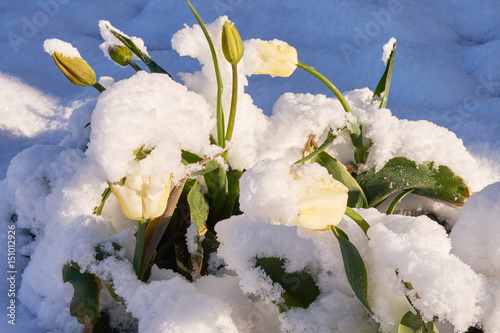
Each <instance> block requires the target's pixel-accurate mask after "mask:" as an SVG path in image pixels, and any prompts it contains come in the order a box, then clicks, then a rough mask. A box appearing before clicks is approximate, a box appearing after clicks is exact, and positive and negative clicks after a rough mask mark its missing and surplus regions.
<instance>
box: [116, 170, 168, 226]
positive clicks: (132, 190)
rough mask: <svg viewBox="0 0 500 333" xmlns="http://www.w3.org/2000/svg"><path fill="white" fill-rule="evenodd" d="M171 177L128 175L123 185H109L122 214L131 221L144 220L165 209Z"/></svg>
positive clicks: (158, 214) (155, 215) (160, 213)
mask: <svg viewBox="0 0 500 333" xmlns="http://www.w3.org/2000/svg"><path fill="white" fill-rule="evenodd" d="M171 184H172V175H170V176H169V177H163V178H159V177H150V176H135V175H130V176H127V178H126V179H125V183H124V184H123V185H119V184H116V183H115V184H110V185H109V186H110V188H111V191H112V192H113V194H114V195H115V197H116V198H117V199H118V203H119V204H120V208H121V209H122V212H123V214H125V216H126V217H128V218H129V219H131V220H137V221H141V220H146V219H151V218H155V217H158V216H160V215H162V214H163V212H164V211H165V208H166V207H167V201H168V197H169V196H170V187H171Z"/></svg>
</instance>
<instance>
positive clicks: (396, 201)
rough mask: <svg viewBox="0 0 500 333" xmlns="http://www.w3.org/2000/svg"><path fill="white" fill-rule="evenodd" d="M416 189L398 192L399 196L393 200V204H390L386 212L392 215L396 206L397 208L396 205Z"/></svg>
mask: <svg viewBox="0 0 500 333" xmlns="http://www.w3.org/2000/svg"><path fill="white" fill-rule="evenodd" d="M413 191H415V189H413V188H412V189H411V190H406V191H403V192H401V193H400V194H398V196H397V197H395V198H394V200H392V202H391V205H390V206H389V208H387V212H386V214H387V215H391V214H392V212H393V211H394V208H396V205H397V204H398V203H399V202H400V201H401V200H403V198H404V197H406V196H407V195H408V194H410V193H411V192H413Z"/></svg>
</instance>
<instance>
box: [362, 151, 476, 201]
mask: <svg viewBox="0 0 500 333" xmlns="http://www.w3.org/2000/svg"><path fill="white" fill-rule="evenodd" d="M356 180H357V181H358V183H359V185H360V186H361V188H362V189H363V192H364V193H365V195H366V199H368V205H369V206H370V207H374V206H377V205H378V204H380V203H381V202H382V201H384V200H385V199H386V198H387V197H388V196H389V195H391V194H393V193H395V192H398V191H406V190H410V189H414V191H413V194H418V195H422V196H425V197H429V198H433V199H439V200H443V201H446V202H449V203H452V204H455V205H458V206H461V205H463V204H464V203H465V201H466V200H467V198H468V197H469V196H470V195H471V194H472V193H471V191H470V189H469V187H468V186H467V184H465V182H464V181H463V179H462V178H460V177H459V176H457V175H456V174H454V173H453V171H451V170H450V169H449V168H448V167H446V166H444V165H440V166H435V164H434V162H424V163H422V164H418V165H417V164H416V163H415V162H413V161H410V160H408V159H406V158H404V157H395V158H393V159H391V160H390V161H389V162H387V163H386V164H385V165H384V166H383V167H382V169H380V170H379V171H375V168H372V169H370V170H368V171H365V172H363V173H361V174H359V175H358V176H357V177H356Z"/></svg>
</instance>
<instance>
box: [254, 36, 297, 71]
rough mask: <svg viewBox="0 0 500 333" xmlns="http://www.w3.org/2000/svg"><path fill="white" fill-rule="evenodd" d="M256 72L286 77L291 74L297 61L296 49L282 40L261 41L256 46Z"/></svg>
mask: <svg viewBox="0 0 500 333" xmlns="http://www.w3.org/2000/svg"><path fill="white" fill-rule="evenodd" d="M257 57H258V61H257V64H256V68H255V73H256V74H269V75H271V76H282V77H288V76H290V75H292V74H293V72H294V71H295V68H297V63H298V62H299V60H298V57H297V50H296V49H295V48H294V47H293V46H290V45H288V44H286V43H284V42H278V41H273V42H261V43H260V44H259V45H258V47H257Z"/></svg>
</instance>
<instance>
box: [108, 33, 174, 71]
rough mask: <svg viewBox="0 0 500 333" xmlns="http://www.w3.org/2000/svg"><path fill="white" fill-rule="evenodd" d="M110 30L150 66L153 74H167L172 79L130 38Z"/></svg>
mask: <svg viewBox="0 0 500 333" xmlns="http://www.w3.org/2000/svg"><path fill="white" fill-rule="evenodd" d="M108 29H109V31H111V33H112V34H113V35H114V36H115V37H116V38H117V39H118V40H119V41H120V42H122V43H123V45H125V46H126V47H128V48H129V49H130V51H132V52H134V53H135V55H136V56H138V57H139V59H141V60H142V62H144V64H145V65H146V66H148V68H149V70H150V71H151V73H160V74H167V75H168V76H170V77H172V76H171V75H170V74H168V73H167V71H166V70H164V69H163V68H161V67H160V65H158V64H157V63H156V62H155V61H153V59H151V58H150V57H149V56H148V55H147V54H145V53H143V52H142V51H141V50H140V49H139V48H138V47H137V46H136V45H135V44H134V42H133V41H132V40H131V39H130V38H128V37H126V36H124V35H122V34H120V33H119V32H118V31H116V30H113V29H111V28H109V27H108Z"/></svg>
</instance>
